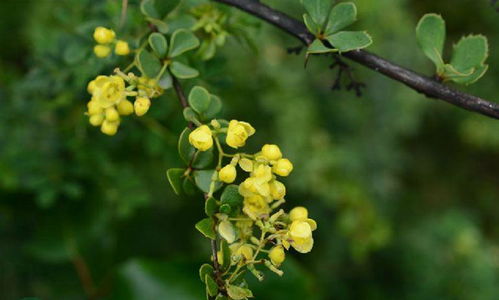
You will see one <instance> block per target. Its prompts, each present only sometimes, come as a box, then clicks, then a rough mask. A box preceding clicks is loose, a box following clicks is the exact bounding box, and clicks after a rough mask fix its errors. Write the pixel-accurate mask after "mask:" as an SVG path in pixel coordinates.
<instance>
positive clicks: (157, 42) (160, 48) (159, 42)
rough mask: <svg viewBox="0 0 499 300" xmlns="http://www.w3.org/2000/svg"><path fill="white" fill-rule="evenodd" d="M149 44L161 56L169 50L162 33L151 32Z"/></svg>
mask: <svg viewBox="0 0 499 300" xmlns="http://www.w3.org/2000/svg"><path fill="white" fill-rule="evenodd" d="M149 45H150V46H151V48H152V50H154V52H155V53H156V55H157V56H159V57H163V56H164V55H165V54H166V51H167V50H168V43H167V42H166V38H165V37H164V36H163V35H162V34H161V33H157V32H153V33H151V34H150V35H149Z"/></svg>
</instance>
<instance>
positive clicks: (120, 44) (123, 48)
mask: <svg viewBox="0 0 499 300" xmlns="http://www.w3.org/2000/svg"><path fill="white" fill-rule="evenodd" d="M114 53H116V54H117V55H128V54H130V47H128V43H127V42H125V41H121V40H118V41H116V46H115V47H114Z"/></svg>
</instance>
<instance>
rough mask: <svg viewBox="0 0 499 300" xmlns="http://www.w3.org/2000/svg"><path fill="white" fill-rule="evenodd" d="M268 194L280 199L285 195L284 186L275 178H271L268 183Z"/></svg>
mask: <svg viewBox="0 0 499 300" xmlns="http://www.w3.org/2000/svg"><path fill="white" fill-rule="evenodd" d="M269 186H270V195H271V196H272V198H273V199H274V200H281V199H282V198H284V196H286V186H285V185H284V184H283V183H282V182H279V181H277V180H273V181H271V182H270V183H269Z"/></svg>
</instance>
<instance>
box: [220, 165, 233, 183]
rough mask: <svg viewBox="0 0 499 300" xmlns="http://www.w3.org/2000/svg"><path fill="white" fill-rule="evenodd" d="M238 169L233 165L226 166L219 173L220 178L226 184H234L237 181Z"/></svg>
mask: <svg viewBox="0 0 499 300" xmlns="http://www.w3.org/2000/svg"><path fill="white" fill-rule="evenodd" d="M236 175H237V172H236V168H235V167H234V166H233V165H226V166H225V167H223V168H222V169H220V171H218V178H219V179H220V181H223V182H225V183H233V182H234V180H236Z"/></svg>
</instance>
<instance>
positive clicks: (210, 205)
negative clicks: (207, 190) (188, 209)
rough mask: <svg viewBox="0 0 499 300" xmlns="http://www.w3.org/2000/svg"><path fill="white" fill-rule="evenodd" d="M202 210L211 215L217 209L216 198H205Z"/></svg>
mask: <svg viewBox="0 0 499 300" xmlns="http://www.w3.org/2000/svg"><path fill="white" fill-rule="evenodd" d="M204 211H205V213H206V215H207V216H208V217H211V216H213V215H214V214H215V213H216V212H217V211H218V204H217V200H216V199H215V198H213V197H210V198H208V199H206V201H205V202H204Z"/></svg>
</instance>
